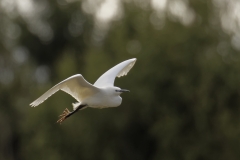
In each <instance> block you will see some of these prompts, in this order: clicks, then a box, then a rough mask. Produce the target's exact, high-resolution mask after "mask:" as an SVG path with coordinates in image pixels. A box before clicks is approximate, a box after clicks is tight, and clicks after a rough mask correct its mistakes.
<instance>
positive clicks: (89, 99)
mask: <svg viewBox="0 0 240 160" xmlns="http://www.w3.org/2000/svg"><path fill="white" fill-rule="evenodd" d="M136 60H137V59H136V58H132V59H129V60H126V61H123V62H121V63H119V64H118V65H116V66H114V67H113V68H111V69H109V70H108V71H107V72H105V73H104V74H103V75H102V76H101V77H99V78H98V80H97V81H96V82H95V83H94V85H92V84H90V83H89V82H87V81H86V80H85V79H84V78H83V76H82V75H81V74H76V75H73V76H71V77H69V78H67V79H65V80H63V81H62V82H60V83H58V84H57V85H55V86H53V87H52V88H51V89H49V90H48V91H47V92H45V93H44V94H43V95H42V96H41V97H39V98H38V99H36V100H35V101H34V102H32V103H31V104H30V106H32V107H36V106H38V105H39V104H41V103H42V102H44V101H45V100H46V99H47V98H48V97H50V96H51V95H53V94H54V93H56V92H57V91H59V90H62V91H64V92H66V93H68V94H70V95H71V96H72V97H73V98H75V99H76V100H77V101H78V102H76V103H73V104H72V105H73V111H72V112H70V111H69V110H68V109H67V108H66V109H65V110H64V111H63V114H61V115H60V116H59V117H60V119H59V120H58V121H57V123H60V124H61V123H62V122H63V121H64V120H65V119H66V118H68V117H70V116H71V115H73V114H74V113H76V112H77V111H78V110H80V109H84V108H86V107H92V108H108V107H117V106H119V105H120V104H121V103H122V98H121V97H120V94H121V93H122V92H129V90H126V89H120V88H119V87H115V86H114V80H115V77H121V76H125V75H127V73H128V72H129V71H130V69H131V68H132V67H133V66H134V64H135V62H136Z"/></svg>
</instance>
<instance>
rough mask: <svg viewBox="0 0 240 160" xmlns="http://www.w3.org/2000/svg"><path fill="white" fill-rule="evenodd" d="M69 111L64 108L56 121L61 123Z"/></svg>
mask: <svg viewBox="0 0 240 160" xmlns="http://www.w3.org/2000/svg"><path fill="white" fill-rule="evenodd" d="M70 113H71V112H70V111H69V110H68V109H67V108H66V109H65V110H64V111H63V113H62V114H61V115H60V116H59V117H60V119H59V120H58V121H57V123H60V124H62V122H63V121H64V120H65V119H66V118H67V117H68V115H69V114H70Z"/></svg>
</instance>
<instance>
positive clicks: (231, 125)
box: [0, 0, 240, 160]
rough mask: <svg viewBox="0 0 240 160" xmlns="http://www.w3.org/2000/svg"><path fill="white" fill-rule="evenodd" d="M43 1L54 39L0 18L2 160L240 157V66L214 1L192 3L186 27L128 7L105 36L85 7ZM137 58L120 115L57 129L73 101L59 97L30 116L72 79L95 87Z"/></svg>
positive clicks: (109, 112) (85, 116) (94, 115)
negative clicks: (49, 91)
mask: <svg viewBox="0 0 240 160" xmlns="http://www.w3.org/2000/svg"><path fill="white" fill-rule="evenodd" d="M43 2H44V4H45V7H46V8H47V10H43V11H42V12H43V13H42V14H41V16H39V17H36V21H38V20H42V21H44V23H46V24H48V25H49V26H50V27H51V30H52V32H51V30H50V33H51V34H50V33H49V34H43V33H41V35H39V34H37V33H36V32H35V31H33V30H31V21H29V20H26V18H24V17H23V16H21V15H20V14H18V13H17V11H15V12H14V13H15V15H11V14H9V13H7V12H6V11H4V10H2V11H0V19H1V23H0V28H1V29H0V35H1V36H0V83H1V85H0V88H1V89H0V97H1V101H0V131H1V132H0V159H4V160H13V159H23V160H33V159H34V160H38V159H39V160H40V159H49V160H65V159H71V160H74V159H104V160H112V159H114V160H120V159H121V160H122V159H131V160H132V159H138V160H141V159H153V160H159V159H164V160H174V159H176V160H181V159H184V160H201V159H211V160H212V159H219V160H220V159H222V160H225V159H231V160H235V159H236V160H238V159H239V158H240V152H239V148H240V127H239V126H240V118H239V114H240V109H239V105H240V99H239V96H240V90H239V88H240V83H239V82H240V74H239V70H240V63H239V58H240V57H239V52H238V51H237V50H236V49H234V48H233V47H232V44H231V40H230V35H229V34H227V33H225V31H224V30H223V29H222V27H221V21H220V16H218V14H216V13H217V12H218V8H217V7H216V6H215V5H214V4H213V3H212V2H211V1H195V0H189V7H191V9H192V10H193V11H194V13H195V19H194V21H193V22H192V23H191V24H189V25H184V24H182V23H181V22H180V21H178V20H177V19H174V18H171V15H167V14H165V18H164V19H156V17H154V16H156V15H155V14H156V13H155V12H154V11H153V10H152V9H151V8H150V6H148V7H146V8H143V7H141V5H138V4H139V3H136V1H128V2H122V5H123V8H124V14H123V17H122V18H120V19H119V20H116V21H113V22H112V23H111V25H110V28H109V30H108V31H107V32H106V31H105V32H104V31H102V32H103V33H101V30H98V31H96V30H95V25H96V24H95V22H94V17H93V15H89V14H86V13H85V12H84V11H83V10H82V8H81V7H80V6H81V4H82V3H83V2H82V1H80V2H79V1H74V2H71V3H67V2H65V1H56V2H55V1H43ZM43 2H38V3H43ZM48 12H49V13H48ZM37 18H38V19H37ZM151 18H155V19H152V20H151ZM76 19H77V20H76ZM72 20H75V21H72ZM152 21H154V22H158V23H156V24H155V25H154V24H153V23H152ZM156 25H157V26H156ZM35 27H37V26H35ZM69 28H70V29H69ZM40 29H41V28H40ZM43 30H44V29H43ZM44 31H45V30H44ZM104 34H105V35H104ZM44 35H45V36H44ZM102 35H104V36H102ZM48 36H50V37H48ZM133 57H136V58H137V59H138V60H137V63H136V64H135V66H134V67H133V69H132V70H131V71H130V72H129V74H128V75H127V77H123V78H121V79H116V81H115V85H116V86H119V87H121V88H126V89H129V90H131V92H130V93H127V94H123V95H122V97H123V103H122V105H121V106H119V107H118V108H109V109H102V110H98V109H91V108H88V109H85V110H83V111H81V112H79V113H77V114H76V115H75V116H73V117H71V118H70V119H68V120H67V121H65V122H64V123H63V124H62V125H58V124H56V123H55V122H56V121H57V119H58V115H59V114H60V113H62V111H63V110H64V109H65V108H66V107H68V108H71V107H72V106H71V103H72V102H75V100H74V99H73V98H72V97H71V96H68V95H67V94H65V93H63V92H58V93H57V94H55V95H53V96H52V97H51V98H49V99H48V100H47V101H46V102H44V103H43V104H41V105H40V106H39V107H36V108H30V107H29V104H30V103H31V102H32V101H33V100H35V99H36V98H37V97H39V96H40V95H41V94H43V93H44V92H45V91H46V90H47V89H49V88H50V87H51V86H53V85H54V84H56V83H58V82H60V81H61V80H63V79H65V78H67V77H69V76H71V75H73V74H77V73H81V74H82V75H83V76H84V77H85V78H86V79H87V80H88V81H89V82H90V83H94V81H95V80H96V79H97V78H98V77H99V76H100V75H101V74H102V73H103V72H105V71H106V70H107V69H109V68H110V67H112V66H114V65H116V64H117V63H119V62H121V61H123V60H126V59H129V58H133Z"/></svg>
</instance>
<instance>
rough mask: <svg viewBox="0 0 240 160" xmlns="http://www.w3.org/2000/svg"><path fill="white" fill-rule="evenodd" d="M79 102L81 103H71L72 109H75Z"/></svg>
mask: <svg viewBox="0 0 240 160" xmlns="http://www.w3.org/2000/svg"><path fill="white" fill-rule="evenodd" d="M80 104H81V103H80V102H75V103H72V105H73V110H75V109H76V108H77V107H78V106H79V105H80Z"/></svg>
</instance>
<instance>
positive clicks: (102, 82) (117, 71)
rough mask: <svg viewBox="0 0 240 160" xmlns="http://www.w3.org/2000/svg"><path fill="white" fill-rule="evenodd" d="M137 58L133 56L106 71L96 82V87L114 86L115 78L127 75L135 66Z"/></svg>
mask: <svg viewBox="0 0 240 160" xmlns="http://www.w3.org/2000/svg"><path fill="white" fill-rule="evenodd" d="M136 60H137V59H136V58H132V59H129V60H126V61H123V62H122V63H119V64H118V65H116V66H114V67H112V68H111V69H109V70H108V71H107V72H105V73H104V74H103V75H102V76H101V77H99V78H98V80H97V81H96V82H95V83H94V86H96V87H107V86H114V80H115V78H116V77H121V76H125V75H127V73H128V72H129V71H130V69H131V68H132V67H133V66H134V64H135V62H136Z"/></svg>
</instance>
